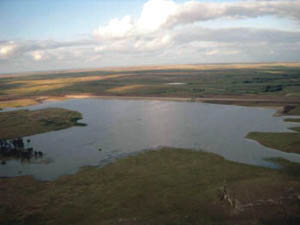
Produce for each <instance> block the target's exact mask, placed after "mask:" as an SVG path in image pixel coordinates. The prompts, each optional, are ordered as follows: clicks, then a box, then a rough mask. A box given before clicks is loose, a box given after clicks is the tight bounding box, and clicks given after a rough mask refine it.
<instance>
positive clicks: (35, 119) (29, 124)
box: [0, 108, 84, 139]
mask: <svg viewBox="0 0 300 225" xmlns="http://www.w3.org/2000/svg"><path fill="white" fill-rule="evenodd" d="M80 119H82V115H81V113H79V112H75V111H71V110H68V109H62V108H46V109H40V110H15V111H8V112H0V124H1V126H0V139H13V138H17V137H24V136H30V135H34V134H39V133H44V132H48V131H53V130H60V129H65V128H69V127H72V126H82V125H84V124H82V123H78V120H80Z"/></svg>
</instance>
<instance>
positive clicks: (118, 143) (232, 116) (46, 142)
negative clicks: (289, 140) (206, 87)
mask: <svg viewBox="0 0 300 225" xmlns="http://www.w3.org/2000/svg"><path fill="white" fill-rule="evenodd" d="M46 107H62V108H66V109H71V110H75V111H79V112H81V113H82V116H83V120H81V121H80V122H83V123H86V124H87V125H88V126H86V127H72V128H68V129H64V130H59V131H52V132H48V133H44V134H38V135H34V136H30V137H28V138H30V139H31V145H32V147H33V148H34V149H36V150H38V151H42V152H44V157H43V159H42V160H38V161H36V162H35V161H34V162H32V163H28V162H27V163H26V162H23V163H22V162H20V161H18V160H10V161H7V164H6V165H0V176H1V177H3V176H5V177H11V176H20V175H33V176H34V177H36V178H38V179H41V180H51V179H55V178H57V177H59V176H61V175H65V174H72V173H75V172H76V171H78V170H79V169H80V168H81V167H83V166H103V165H105V164H107V163H109V162H112V161H113V160H114V159H116V158H119V157H123V156H126V155H128V154H133V153H137V152H139V151H142V150H145V149H153V148H158V147H159V146H173V147H180V148H190V149H195V150H200V149H202V150H204V151H207V152H214V153H217V154H219V155H221V156H223V157H225V158H226V159H229V160H232V161H236V162H242V163H247V164H252V165H261V166H269V167H274V166H276V165H275V164H273V163H270V162H267V161H265V160H264V159H265V158H270V157H283V158H286V159H288V160H291V161H296V162H300V155H297V154H293V153H284V152H280V151H277V150H273V149H269V148H267V147H264V146H262V145H260V144H259V143H257V142H255V141H253V140H249V139H246V138H245V136H246V135H247V134H248V132H251V131H273V132H292V131H290V130H288V127H291V126H295V123H287V122H284V121H283V118H282V117H273V116H272V115H273V114H274V112H275V110H273V109H264V108H251V107H241V106H230V105H215V104H205V103H199V102H172V101H156V100H104V99H74V100H66V101H61V102H45V103H43V104H41V105H36V106H31V107H25V108H27V109H41V108H46ZM99 149H101V151H99Z"/></svg>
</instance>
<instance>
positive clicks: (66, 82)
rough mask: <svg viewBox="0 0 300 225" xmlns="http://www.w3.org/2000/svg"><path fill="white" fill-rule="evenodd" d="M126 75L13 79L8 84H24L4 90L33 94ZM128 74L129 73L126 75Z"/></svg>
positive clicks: (8, 92) (7, 92)
mask: <svg viewBox="0 0 300 225" xmlns="http://www.w3.org/2000/svg"><path fill="white" fill-rule="evenodd" d="M122 76H125V75H119V74H117V75H107V76H86V77H71V78H57V79H46V80H20V81H11V82H8V84H22V86H21V87H17V88H11V89H7V90H5V91H4V93H5V94H32V93H36V92H44V91H49V90H55V89H60V88H64V87H67V86H71V85H73V84H74V83H80V82H88V81H99V80H107V79H114V78H119V77H122ZM126 76H127V75H126Z"/></svg>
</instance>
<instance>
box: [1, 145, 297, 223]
mask: <svg viewBox="0 0 300 225" xmlns="http://www.w3.org/2000/svg"><path fill="white" fill-rule="evenodd" d="M283 162H285V161H283ZM282 165H283V166H284V168H290V166H289V164H284V163H282ZM293 168H294V169H295V168H297V169H298V170H299V169H300V167H299V165H298V164H295V165H294V167H293ZM291 171H292V170H272V169H267V168H261V167H254V166H249V165H244V164H239V163H234V162H230V161H226V160H224V159H223V158H222V157H219V156H217V155H215V154H210V153H204V152H196V151H190V150H182V149H174V148H164V149H162V150H159V151H157V150H156V151H146V152H144V153H140V154H138V155H135V156H130V157H128V158H123V159H120V160H117V161H116V162H114V163H112V164H109V165H106V166H105V167H104V168H95V167H90V168H85V169H82V170H81V171H80V172H78V173H77V174H74V175H70V176H64V177H61V178H59V179H57V180H55V181H50V182H41V181H37V180H35V179H33V178H31V177H16V178H10V179H0V187H1V192H0V195H1V198H0V223H1V224H7V225H10V224H30V225H35V224H55V225H60V224H62V225H65V224H74V225H81V224H82V225H83V224H86V225H94V224H95V225H96V224H101V225H110V224H117V225H121V224H122V225H125V224H132V225H140V224H155V225H171V224H173V225H183V224H185V225H192V224H198V225H201V224H203V225H212V224H215V225H217V224H218V225H221V224H224V225H225V224H232V225H234V224H245V225H246V224H290V225H293V224H297V223H293V221H298V222H299V219H300V218H299V214H298V213H297V212H298V210H299V209H300V205H299V204H297V201H296V203H295V202H294V200H293V201H292V200H291V199H290V198H289V197H290V196H293V195H294V194H295V193H297V190H299V187H300V181H299V173H298V174H297V173H294V172H293V173H292V172H291ZM293 171H294V170H293ZM224 187H226V193H228V195H229V196H230V199H232V200H233V201H234V202H236V207H232V206H230V204H229V203H228V202H227V201H224V200H222V199H221V197H222V196H223V195H222V193H224ZM288 190H289V191H288ZM291 190H292V191H291ZM270 199H271V200H272V201H274V202H275V203H276V202H278V204H277V203H276V204H274V205H272V204H269V203H267V201H268V200H270ZM280 199H282V200H280ZM16 201H17V202H18V204H16V203H15V202H16ZM280 201H281V203H279V202H280ZM237 202H239V204H237ZM258 202H261V205H260V206H258V205H256V204H257V203H258ZM249 204H250V205H251V204H252V205H253V206H250V207H246V206H247V205H249ZM280 204H281V205H280ZM282 205H283V206H284V208H282V207H283V206H282ZM244 206H245V207H244ZM243 207H244V208H243ZM242 208H243V209H242ZM262 208H263V210H262ZM241 209H242V210H241ZM286 210H287V212H288V215H286V213H285V212H286ZM287 216H288V217H287Z"/></svg>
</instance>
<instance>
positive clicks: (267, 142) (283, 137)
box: [246, 106, 300, 153]
mask: <svg viewBox="0 0 300 225" xmlns="http://www.w3.org/2000/svg"><path fill="white" fill-rule="evenodd" d="M286 108H288V107H286ZM283 110H284V109H283ZM279 115H284V116H286V115H293V116H299V115H300V106H296V107H295V108H293V109H291V110H287V111H286V112H281V113H280V114H279ZM284 121H285V122H293V123H300V118H286V119H284ZM289 129H290V130H293V131H295V132H281V133H276V132H250V133H249V134H248V135H247V136H246V137H247V138H249V139H253V140H255V141H258V142H259V143H260V144H262V145H264V146H266V147H269V148H273V149H277V150H280V151H283V152H293V153H300V127H291V128H289Z"/></svg>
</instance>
